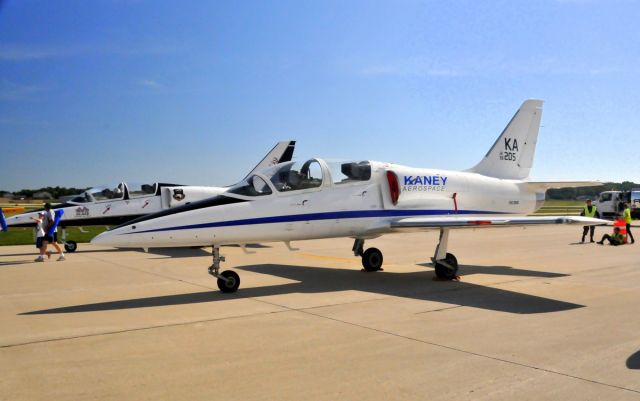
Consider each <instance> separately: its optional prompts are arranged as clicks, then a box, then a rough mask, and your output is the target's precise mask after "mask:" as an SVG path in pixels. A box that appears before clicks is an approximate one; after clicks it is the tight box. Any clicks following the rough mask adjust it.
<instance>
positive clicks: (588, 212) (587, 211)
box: [580, 199, 600, 243]
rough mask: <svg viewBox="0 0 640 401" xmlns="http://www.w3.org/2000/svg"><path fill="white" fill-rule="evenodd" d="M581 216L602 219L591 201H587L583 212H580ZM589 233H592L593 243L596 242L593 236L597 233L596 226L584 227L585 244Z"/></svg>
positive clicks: (583, 237)
mask: <svg viewBox="0 0 640 401" xmlns="http://www.w3.org/2000/svg"><path fill="white" fill-rule="evenodd" d="M580 216H585V217H595V218H597V219H599V218H600V213H598V211H597V210H596V207H595V206H593V205H592V204H591V199H587V200H586V204H585V205H584V208H583V209H582V212H580ZM589 231H591V233H590V235H589V237H590V239H591V242H595V241H594V240H593V234H594V232H595V231H596V226H584V227H582V243H584V239H585V238H586V237H587V233H588V232H589Z"/></svg>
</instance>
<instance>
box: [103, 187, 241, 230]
mask: <svg viewBox="0 0 640 401" xmlns="http://www.w3.org/2000/svg"><path fill="white" fill-rule="evenodd" d="M241 202H249V201H248V200H244V199H237V198H230V197H228V196H224V195H217V196H214V197H213V198H209V199H204V200H201V201H197V202H192V203H189V204H186V205H182V206H178V207H174V208H171V209H167V210H163V211H161V212H157V213H152V214H147V215H145V216H142V217H140V218H137V219H135V220H131V221H127V222H126V223H124V224H122V225H120V226H118V227H115V228H114V229H116V228H120V227H124V226H128V225H131V224H136V223H140V222H143V221H147V220H151V219H156V218H158V217H164V216H171V215H172V214H177V213H182V212H189V211H191V210H198V209H204V208H207V207H213V206H222V205H230V204H232V203H241Z"/></svg>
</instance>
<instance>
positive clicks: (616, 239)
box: [598, 227, 624, 246]
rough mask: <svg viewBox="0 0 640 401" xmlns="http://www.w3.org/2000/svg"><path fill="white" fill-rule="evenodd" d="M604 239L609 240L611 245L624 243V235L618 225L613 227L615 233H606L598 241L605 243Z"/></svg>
mask: <svg viewBox="0 0 640 401" xmlns="http://www.w3.org/2000/svg"><path fill="white" fill-rule="evenodd" d="M604 241H609V245H616V246H617V245H623V244H624V237H623V236H622V234H620V228H619V227H616V228H614V229H613V235H609V234H605V235H603V236H602V239H601V240H600V241H598V244H600V245H604Z"/></svg>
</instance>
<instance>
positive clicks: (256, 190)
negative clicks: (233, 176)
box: [229, 175, 271, 196]
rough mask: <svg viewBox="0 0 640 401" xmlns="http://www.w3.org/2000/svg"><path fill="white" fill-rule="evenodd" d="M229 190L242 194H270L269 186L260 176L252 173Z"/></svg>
mask: <svg viewBox="0 0 640 401" xmlns="http://www.w3.org/2000/svg"><path fill="white" fill-rule="evenodd" d="M229 192H230V193H232V194H238V195H244V196H263V195H270V194H271V188H269V185H267V183H266V182H265V181H264V180H263V179H262V178H260V177H258V176H257V175H253V176H251V177H249V178H247V179H245V180H243V181H242V182H240V183H239V184H237V185H236V186H234V187H233V188H231V189H230V190H229Z"/></svg>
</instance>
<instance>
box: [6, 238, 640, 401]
mask: <svg viewBox="0 0 640 401" xmlns="http://www.w3.org/2000/svg"><path fill="white" fill-rule="evenodd" d="M608 231H609V229H605V228H598V229H597V230H596V234H597V236H598V237H599V236H600V235H602V234H603V233H604V232H608ZM581 232H582V228H581V227H575V226H573V227H568V226H558V227H555V226H554V227H537V228H528V229H522V228H502V229H478V230H460V231H454V232H452V234H451V237H450V245H449V250H450V252H452V253H454V254H455V255H456V256H457V258H458V261H459V262H460V264H461V268H460V273H461V276H462V277H461V281H460V282H442V281H434V280H433V276H434V273H433V268H432V267H431V266H430V264H429V262H428V261H429V258H430V256H431V255H432V254H433V251H434V248H435V245H436V243H437V233H436V232H428V233H416V234H398V235H389V236H384V237H381V238H379V239H376V240H372V241H367V243H366V246H365V247H369V246H375V247H377V248H379V249H381V250H382V251H383V252H384V257H385V264H384V268H385V271H384V272H377V273H364V272H360V268H361V265H360V259H359V258H356V257H354V256H353V255H352V254H351V252H350V250H351V245H352V242H351V240H349V239H330V240H318V241H305V242H298V243H294V244H293V245H294V246H297V247H299V248H300V250H299V251H297V252H290V251H288V250H287V248H286V247H285V246H284V245H283V244H280V243H277V244H264V245H263V246H259V247H255V248H251V249H250V250H251V251H256V253H255V254H246V253H244V252H243V251H242V249H240V248H238V247H224V248H222V254H223V255H225V256H226V257H227V261H226V262H224V263H223V269H233V270H235V271H236V272H238V273H239V274H240V277H241V280H242V283H241V287H240V290H239V291H238V292H237V293H235V294H222V293H220V292H219V291H218V289H217V286H216V283H215V280H214V279H212V278H211V277H210V276H209V275H208V274H207V267H208V266H209V264H210V252H209V251H208V250H201V249H195V250H194V249H174V250H157V251H153V252H152V253H143V252H139V251H133V250H127V251H122V250H115V249H108V248H100V247H95V246H91V245H88V244H80V246H79V250H78V252H76V253H73V254H69V255H68V257H67V260H66V261H65V262H55V256H54V258H52V259H51V261H47V262H45V263H34V262H32V260H33V259H34V257H35V247H33V246H10V247H2V248H0V322H1V326H0V327H1V329H0V371H1V372H2V374H1V375H0V400H11V401H14V400H76V399H81V400H124V399H132V400H133V399H135V400H156V401H157V400H164V399H167V400H176V399H180V400H186V399H196V400H200V399H202V400H387V399H388V400H580V401H583V400H640V317H639V316H640V313H639V311H640V244H635V245H625V246H621V247H612V246H599V245H596V244H579V243H576V241H577V240H579V239H580V235H581ZM636 235H640V234H636ZM598 239H599V238H598Z"/></svg>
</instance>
